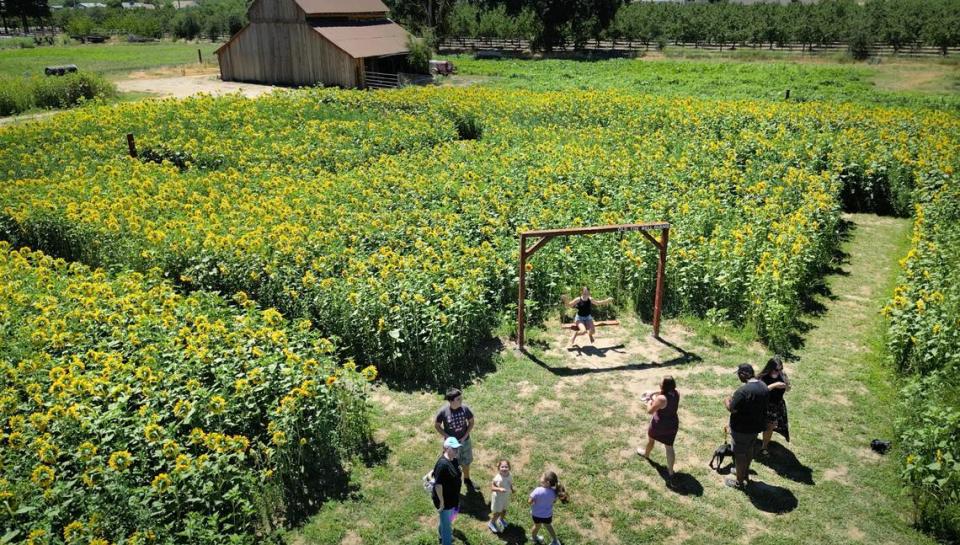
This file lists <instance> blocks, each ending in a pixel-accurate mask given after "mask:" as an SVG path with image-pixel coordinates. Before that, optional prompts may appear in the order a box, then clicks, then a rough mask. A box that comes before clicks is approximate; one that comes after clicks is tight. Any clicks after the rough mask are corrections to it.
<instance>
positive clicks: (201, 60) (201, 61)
mask: <svg viewBox="0 0 960 545" xmlns="http://www.w3.org/2000/svg"><path fill="white" fill-rule="evenodd" d="M197 62H199V63H200V64H203V53H201V52H200V50H199V49H198V50H197Z"/></svg>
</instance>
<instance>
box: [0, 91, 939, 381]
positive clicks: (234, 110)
mask: <svg viewBox="0 0 960 545" xmlns="http://www.w3.org/2000/svg"><path fill="white" fill-rule="evenodd" d="M58 121H59V122H58V123H57V125H56V127H52V126H50V127H46V128H45V129H44V130H38V129H37V128H36V126H30V125H28V126H23V127H13V128H10V129H6V130H4V132H3V133H0V139H2V141H3V151H2V152H0V171H2V172H4V173H5V176H6V178H7V179H8V182H7V183H6V186H5V188H4V190H3V192H2V193H0V234H2V235H3V237H4V238H6V239H7V240H10V241H12V242H13V243H14V244H16V245H26V246H29V247H32V248H38V249H42V250H44V251H46V252H48V253H50V254H51V255H56V256H58V257H63V258H65V259H70V260H77V261H81V262H84V263H87V264H89V265H91V266H100V267H106V268H109V269H123V270H127V269H131V270H136V271H141V272H145V271H148V270H151V269H154V268H156V269H159V270H160V271H161V272H162V274H163V275H164V277H165V278H168V279H169V280H171V281H172V282H174V283H175V284H177V285H178V286H179V287H180V288H183V289H187V290H192V289H204V290H210V291H216V292H219V293H222V294H226V295H230V294H233V293H236V292H238V291H243V292H245V293H247V294H249V296H250V297H251V298H252V299H254V300H256V301H257V302H258V303H259V304H261V305H262V306H263V307H264V308H267V307H275V308H277V309H278V310H279V311H280V312H282V313H283V314H284V315H286V316H291V317H294V318H305V319H309V320H311V321H312V322H313V323H315V324H316V325H317V328H318V329H319V330H320V331H321V332H322V333H323V334H325V335H328V336H331V337H337V338H339V340H340V343H341V346H343V348H344V349H345V350H346V351H347V353H349V354H350V355H351V356H352V357H354V358H356V360H357V361H358V362H363V363H365V364H366V363H372V364H376V365H377V366H378V368H379V369H380V370H381V371H382V372H383V373H384V375H386V376H388V377H394V378H412V379H421V378H425V377H440V376H443V375H444V374H445V373H446V371H447V370H448V369H449V368H450V367H451V366H452V365H454V364H455V363H456V362H458V361H459V360H461V359H462V358H463V357H464V356H465V355H466V354H468V353H469V351H470V350H471V348H472V347H474V346H476V344H477V343H478V341H479V340H482V339H483V338H485V337H487V336H489V334H490V331H491V330H492V328H493V327H494V326H495V325H496V324H498V323H500V322H501V321H506V319H507V318H506V317H508V316H510V315H512V314H513V313H514V312H515V306H514V305H515V286H516V275H517V272H516V265H515V262H516V252H517V248H516V245H517V233H518V231H519V230H522V229H528V228H551V227H562V226H571V225H591V224H605V223H621V222H624V223H625V222H634V221H654V220H656V221H659V220H664V221H669V222H671V223H673V225H674V229H673V231H672V233H671V248H670V257H669V266H668V283H667V285H668V289H669V293H668V297H667V309H668V312H671V313H679V312H693V313H698V314H703V313H705V312H706V311H707V310H710V309H717V310H718V312H719V313H720V315H721V316H722V317H723V318H725V319H728V320H732V321H735V322H738V323H747V324H752V325H753V326H754V327H755V329H756V331H757V333H758V336H759V337H760V338H761V339H763V340H765V341H766V342H767V343H768V344H769V345H771V346H772V347H773V348H774V349H784V348H786V347H788V346H789V345H790V343H791V338H792V336H793V335H794V334H795V332H796V329H797V326H798V323H799V320H800V315H801V312H802V308H801V307H802V299H803V297H802V296H803V295H804V294H805V293H808V292H809V290H810V288H811V285H812V284H813V283H814V282H815V281H816V279H817V277H818V274H819V271H820V270H821V269H822V268H824V267H825V266H827V265H829V263H830V261H831V259H832V256H833V250H834V249H835V247H836V244H837V240H838V226H839V222H840V212H841V210H842V209H843V208H844V207H845V206H846V207H847V208H848V209H851V208H856V209H871V208H886V209H892V210H893V211H895V212H900V213H909V212H910V207H911V203H912V192H913V186H914V180H915V179H916V176H917V172H918V171H922V169H923V168H924V165H925V164H926V162H928V161H930V160H931V158H933V157H937V156H938V155H939V154H940V148H938V146H942V145H943V143H944V142H945V141H950V138H949V137H948V136H947V135H949V134H950V132H951V131H955V130H956V128H957V122H956V118H955V117H953V116H948V115H945V114H937V113H932V112H931V113H924V112H919V113H918V112H914V111H908V110H897V109H867V108H861V107H856V106H849V105H838V104H831V105H826V104H813V103H806V104H800V105H795V104H771V103H768V102H749V101H698V100H692V99H658V98H651V97H644V96H636V95H630V94H624V93H619V92H614V91H603V92H580V93H531V92H523V91H498V90H489V89H479V88H478V89H460V90H456V89H430V90H423V89H414V90H404V91H400V92H395V93H384V94H369V93H362V92H349V91H334V90H310V91H300V92H289V93H277V94H274V95H272V96H270V97H268V98H265V99H263V100H258V101H253V100H247V99H243V98H239V97H231V98H226V99H214V98H209V97H207V98H198V99H191V100H187V101H185V102H175V101H160V102H143V103H138V104H133V105H124V106H120V107H117V108H112V109H102V110H89V111H84V112H76V113H71V114H68V115H65V116H61V117H60V118H58ZM127 132H132V133H134V134H135V135H136V138H137V142H138V145H139V146H140V147H141V148H142V149H149V150H151V151H153V152H154V154H153V155H151V156H150V157H152V158H154V160H143V159H144V157H141V159H140V160H138V159H133V158H130V157H128V156H127V154H126V147H125V146H124V145H123V135H124V134H125V133H127ZM158 150H159V151H158ZM156 157H159V158H160V159H156ZM170 157H179V158H180V160H179V161H171V160H164V158H170ZM568 242H569V243H568V244H566V245H560V244H556V245H554V246H551V247H550V248H551V250H550V251H547V252H544V253H542V254H538V255H537V258H536V259H535V260H534V261H533V262H532V264H531V265H532V267H533V270H532V271H531V300H530V305H531V308H530V309H529V310H530V313H531V316H534V317H539V318H542V317H543V316H544V312H546V311H547V310H548V309H550V308H555V303H556V301H558V300H559V299H560V296H561V295H562V294H563V293H564V292H570V291H573V290H574V289H576V287H577V286H579V285H581V284H584V283H588V282H589V283H590V284H591V285H592V286H594V289H595V291H597V292H598V293H601V294H604V293H609V294H612V295H614V296H615V297H616V298H617V300H618V302H619V303H620V304H621V305H622V306H631V307H634V308H636V309H638V310H640V311H641V312H646V309H648V308H649V306H650V305H649V301H650V300H651V299H652V297H651V293H652V289H653V286H652V278H653V271H654V267H655V259H654V256H653V253H652V251H653V250H652V248H650V247H648V246H647V245H646V244H645V243H644V242H643V240H642V239H641V238H640V237H637V236H630V237H624V238H619V239H618V238H616V237H597V238H594V239H591V240H571V241H568ZM512 306H513V308H511V307H512Z"/></svg>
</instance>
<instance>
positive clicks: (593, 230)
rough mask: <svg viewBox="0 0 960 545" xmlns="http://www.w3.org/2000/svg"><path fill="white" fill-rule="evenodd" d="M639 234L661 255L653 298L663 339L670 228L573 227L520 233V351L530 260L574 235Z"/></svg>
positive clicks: (656, 333)
mask: <svg viewBox="0 0 960 545" xmlns="http://www.w3.org/2000/svg"><path fill="white" fill-rule="evenodd" d="M630 231H639V232H640V234H641V235H643V236H644V238H646V239H647V240H649V241H650V243H651V244H653V245H654V246H656V247H657V250H659V252H660V259H659V261H658V262H657V288H656V293H655V295H654V298H653V336H654V337H655V338H657V339H659V338H660V309H661V307H662V305H663V283H664V274H665V270H666V266H667V243H668V242H669V240H670V224H669V223H667V222H656V223H627V224H621V225H599V226H596V227H573V228H569V229H544V230H540V231H524V232H522V233H520V296H519V298H518V302H517V348H519V349H520V350H523V333H524V331H523V330H524V325H525V324H524V318H525V316H524V312H523V311H524V301H525V299H526V296H527V260H528V259H530V257H531V256H533V254H534V253H535V252H536V251H537V250H539V249H540V248H543V246H544V245H545V244H546V243H547V242H550V240H551V239H553V238H556V237H561V236H571V235H597V234H600V233H626V232H630ZM647 231H660V240H657V239H655V238H653V235H651V234H650V233H648V232H647ZM527 239H535V242H534V243H533V246H530V247H529V248H528V247H527Z"/></svg>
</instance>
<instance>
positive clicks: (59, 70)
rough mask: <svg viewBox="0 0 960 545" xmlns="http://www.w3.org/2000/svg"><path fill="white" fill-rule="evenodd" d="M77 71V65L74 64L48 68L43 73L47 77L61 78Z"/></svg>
mask: <svg viewBox="0 0 960 545" xmlns="http://www.w3.org/2000/svg"><path fill="white" fill-rule="evenodd" d="M76 71H77V65H75V64H64V65H62V66H48V67H46V68H44V69H43V73H44V74H46V75H48V76H62V75H64V74H72V73H74V72H76Z"/></svg>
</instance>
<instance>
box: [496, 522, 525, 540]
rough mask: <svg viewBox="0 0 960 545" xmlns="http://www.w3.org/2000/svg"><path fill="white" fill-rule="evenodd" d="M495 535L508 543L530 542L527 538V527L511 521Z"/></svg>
mask: <svg viewBox="0 0 960 545" xmlns="http://www.w3.org/2000/svg"><path fill="white" fill-rule="evenodd" d="M497 537H499V538H500V541H502V542H503V543H507V544H508V545H525V544H526V543H530V539H529V538H527V529H526V528H524V527H523V526H520V525H518V524H515V523H513V522H511V523H510V524H508V525H507V527H506V528H505V529H504V530H503V531H502V532H500V533H499V534H497Z"/></svg>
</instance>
